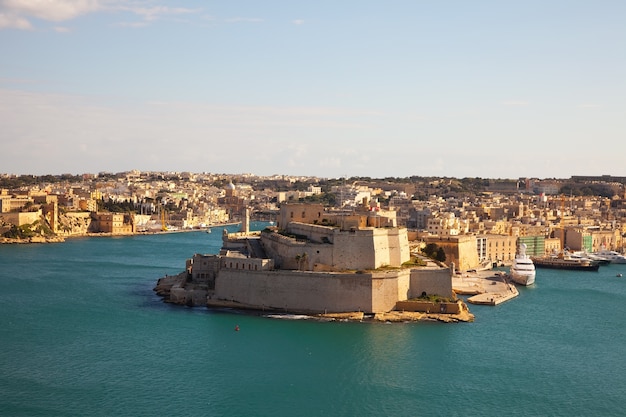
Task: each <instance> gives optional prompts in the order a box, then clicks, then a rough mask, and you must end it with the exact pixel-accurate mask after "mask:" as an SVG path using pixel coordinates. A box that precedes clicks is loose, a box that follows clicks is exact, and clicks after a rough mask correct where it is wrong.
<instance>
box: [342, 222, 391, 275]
mask: <svg viewBox="0 0 626 417" xmlns="http://www.w3.org/2000/svg"><path fill="white" fill-rule="evenodd" d="M373 231H374V229H366V230H354V231H350V232H339V231H337V232H336V233H335V238H334V245H333V261H334V262H332V264H333V265H335V266H336V267H337V268H339V269H376V268H377V267H379V266H381V264H380V254H379V253H378V252H380V250H381V249H380V247H379V248H378V249H377V248H376V244H379V242H376V243H375V242H374V238H373V234H374V233H373ZM382 246H384V244H383V245H382ZM363 254H367V256H363Z"/></svg>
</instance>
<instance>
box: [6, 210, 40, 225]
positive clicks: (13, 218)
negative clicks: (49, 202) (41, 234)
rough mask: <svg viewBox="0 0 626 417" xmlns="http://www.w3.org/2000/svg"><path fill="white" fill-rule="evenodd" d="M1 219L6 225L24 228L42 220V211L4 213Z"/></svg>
mask: <svg viewBox="0 0 626 417" xmlns="http://www.w3.org/2000/svg"><path fill="white" fill-rule="evenodd" d="M0 217H2V219H4V221H5V222H6V223H10V224H14V225H16V226H22V225H25V224H33V223H35V222H36V221H37V220H39V219H40V218H41V210H39V211H29V212H23V213H21V212H12V213H2V214H0Z"/></svg>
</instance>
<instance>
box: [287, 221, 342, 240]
mask: <svg viewBox="0 0 626 417" xmlns="http://www.w3.org/2000/svg"><path fill="white" fill-rule="evenodd" d="M334 229H335V228H333V227H328V226H320V225H317V224H306V223H299V222H291V223H289V225H288V226H287V231H288V232H289V233H293V234H294V235H302V236H307V237H308V238H309V239H310V240H312V241H314V242H318V243H323V242H326V241H328V242H327V243H332V241H333V236H334Z"/></svg>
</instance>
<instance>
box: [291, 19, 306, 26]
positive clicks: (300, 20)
mask: <svg viewBox="0 0 626 417" xmlns="http://www.w3.org/2000/svg"><path fill="white" fill-rule="evenodd" d="M291 23H293V24H294V25H303V24H304V20H302V19H295V20H292V21H291Z"/></svg>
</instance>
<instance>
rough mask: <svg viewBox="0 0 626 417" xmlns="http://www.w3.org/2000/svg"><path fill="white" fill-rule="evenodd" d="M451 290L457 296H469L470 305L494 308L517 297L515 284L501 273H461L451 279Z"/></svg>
mask: <svg viewBox="0 0 626 417" xmlns="http://www.w3.org/2000/svg"><path fill="white" fill-rule="evenodd" d="M452 289H453V290H454V292H455V293H456V294H458V295H470V297H469V298H468V299H467V302H468V303H471V304H482V305H491V306H496V305H498V304H502V303H504V302H505V301H509V300H511V299H513V298H515V297H517V296H518V295H519V292H518V290H517V288H516V287H515V284H513V283H512V282H511V281H509V279H508V276H507V275H506V274H505V273H504V272H502V271H477V272H463V273H460V274H455V275H454V276H453V277H452Z"/></svg>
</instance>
